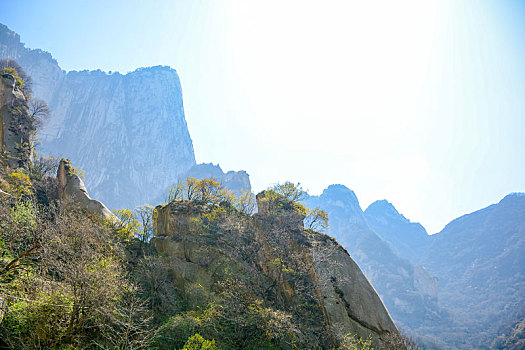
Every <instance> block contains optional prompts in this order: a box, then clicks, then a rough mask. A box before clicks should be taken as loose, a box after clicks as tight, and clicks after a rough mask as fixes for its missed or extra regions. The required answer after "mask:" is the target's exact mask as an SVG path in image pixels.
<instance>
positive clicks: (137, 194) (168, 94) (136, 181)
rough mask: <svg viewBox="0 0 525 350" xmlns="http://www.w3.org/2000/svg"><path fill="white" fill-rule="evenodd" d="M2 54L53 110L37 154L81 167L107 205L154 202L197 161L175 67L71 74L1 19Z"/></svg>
mask: <svg viewBox="0 0 525 350" xmlns="http://www.w3.org/2000/svg"><path fill="white" fill-rule="evenodd" d="M0 58H10V59H14V60H16V61H17V62H18V63H19V64H20V65H21V66H22V67H23V68H24V70H25V71H26V73H27V74H28V75H30V76H31V77H32V79H33V82H34V83H33V92H34V95H35V96H36V97H38V98H40V99H43V100H44V101H46V102H47V103H48V105H49V107H50V109H51V119H50V121H49V123H48V124H47V125H45V127H44V128H43V129H42V130H41V131H40V132H39V135H38V137H39V138H40V140H41V141H42V145H41V147H40V149H39V153H41V154H47V155H55V156H58V157H64V158H68V159H71V161H72V162H73V163H74V164H75V165H77V166H79V167H81V168H82V169H84V170H85V171H86V185H87V186H88V187H89V188H90V191H91V193H92V195H93V196H94V197H96V198H100V199H101V200H102V201H103V202H104V203H106V204H107V205H108V206H109V207H110V208H115V209H117V208H123V207H126V208H134V207H135V206H137V205H142V204H145V203H149V202H152V201H154V200H155V199H156V198H158V197H159V196H161V195H162V194H163V192H164V191H165V190H166V189H167V188H168V187H169V185H170V184H172V183H174V182H176V181H177V178H178V176H179V175H180V174H182V173H184V172H185V171H187V170H188V169H189V168H191V167H192V166H193V165H194V164H195V156H194V152H193V144H192V141H191V138H190V135H189V132H188V128H187V125H186V120H185V115H184V107H183V102H182V89H181V85H180V81H179V77H178V75H177V72H176V71H175V70H174V69H172V68H169V67H161V66H157V67H149V68H140V69H137V70H136V71H134V72H131V73H128V74H125V75H122V74H119V73H114V74H107V73H104V72H101V71H90V72H89V71H81V72H77V71H71V72H67V73H66V72H65V71H63V70H62V69H61V68H60V66H59V65H58V63H57V61H56V60H54V59H53V58H52V56H51V55H50V54H49V53H47V52H44V51H42V50H31V49H27V48H25V47H24V45H23V44H22V43H20V37H19V36H18V34H16V33H14V32H12V31H11V30H9V29H8V28H7V27H6V26H4V25H0Z"/></svg>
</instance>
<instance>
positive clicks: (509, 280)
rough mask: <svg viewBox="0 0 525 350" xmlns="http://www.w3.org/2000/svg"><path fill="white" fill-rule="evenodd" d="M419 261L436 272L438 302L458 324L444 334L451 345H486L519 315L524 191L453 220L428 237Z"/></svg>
mask: <svg viewBox="0 0 525 350" xmlns="http://www.w3.org/2000/svg"><path fill="white" fill-rule="evenodd" d="M444 262H446V263H444ZM421 263H422V264H424V265H425V266H426V267H427V268H428V269H429V270H430V271H432V273H434V274H436V276H438V278H439V280H440V284H441V290H440V303H441V304H442V305H443V306H444V307H446V308H447V309H448V310H451V313H453V315H454V317H455V318H456V319H457V320H458V321H459V323H460V324H461V325H462V328H461V329H456V330H451V332H450V334H447V336H448V337H449V338H450V339H453V340H454V341H455V344H456V346H462V347H465V348H467V347H469V346H474V347H475V348H484V347H487V348H488V347H490V344H491V343H492V341H494V338H495V337H497V336H498V335H500V334H501V333H503V332H504V331H505V330H506V328H507V327H509V326H511V325H513V324H515V323H516V322H518V321H520V320H522V319H523V318H524V317H525V302H524V301H525V194H523V193H521V194H520V193H516V194H510V195H508V196H506V197H505V198H503V199H502V200H501V201H500V202H499V203H497V204H494V205H491V206H489V207H487V208H484V209H481V210H478V211H476V212H474V213H471V214H468V215H464V216H462V217H460V218H458V219H455V220H453V221H452V222H451V223H449V224H448V225H447V226H446V227H445V228H444V229H443V230H442V231H441V232H439V233H437V234H435V235H433V236H432V244H431V246H430V247H429V249H428V250H427V252H426V254H425V255H424V256H423V257H422V259H421ZM465 334H469V336H467V337H465ZM470 334H472V336H470Z"/></svg>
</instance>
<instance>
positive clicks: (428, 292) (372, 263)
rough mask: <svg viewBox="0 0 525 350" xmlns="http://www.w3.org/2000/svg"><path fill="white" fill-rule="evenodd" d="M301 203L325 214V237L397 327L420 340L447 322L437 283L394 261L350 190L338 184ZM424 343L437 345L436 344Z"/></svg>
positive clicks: (421, 271)
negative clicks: (339, 246)
mask: <svg viewBox="0 0 525 350" xmlns="http://www.w3.org/2000/svg"><path fill="white" fill-rule="evenodd" d="M304 203H305V204H306V205H307V206H308V207H310V208H316V207H320V208H321V209H323V210H325V211H326V212H327V213H328V217H329V219H330V226H329V228H328V231H327V233H328V234H329V235H331V236H332V237H334V238H336V239H337V241H339V242H340V243H341V244H342V245H343V247H345V249H347V250H348V252H349V253H350V255H351V256H352V257H353V258H354V259H355V261H356V262H357V264H358V265H359V266H360V267H361V269H362V270H363V272H364V274H365V275H366V276H367V277H368V278H369V279H370V281H371V282H372V284H373V285H374V287H375V288H376V290H377V292H378V293H379V295H380V296H381V299H382V300H383V302H384V303H385V305H386V307H387V308H388V310H389V311H390V314H391V315H392V318H393V319H394V320H395V322H396V324H397V325H398V327H400V328H401V329H402V330H403V331H407V332H409V333H410V334H412V335H419V336H421V335H423V334H426V333H427V330H428V329H429V328H431V327H434V326H436V325H438V326H445V325H447V324H451V323H452V321H451V319H450V316H449V315H448V313H447V312H446V311H444V310H443V309H442V308H440V307H439V305H438V298H437V297H438V281H437V279H436V278H435V277H433V276H432V275H431V274H429V273H428V272H427V271H426V269H425V268H423V267H422V266H418V265H414V264H412V263H411V262H410V261H408V260H407V259H404V258H402V257H400V256H398V255H397V254H396V253H395V252H394V251H393V250H392V248H391V247H390V245H389V244H388V243H387V242H386V241H384V240H383V239H381V237H380V236H379V235H378V234H377V233H376V232H374V231H373V229H372V228H371V225H369V223H368V222H367V220H366V216H365V214H364V213H363V211H362V209H361V206H360V205H359V201H358V199H357V197H356V195H355V193H354V192H353V191H351V190H350V189H348V188H347V187H345V186H343V185H330V186H328V188H327V189H325V190H324V191H323V193H322V194H321V195H320V196H310V197H309V198H308V199H306V200H305V201H304ZM428 341H431V342H437V343H439V340H437V339H431V340H428Z"/></svg>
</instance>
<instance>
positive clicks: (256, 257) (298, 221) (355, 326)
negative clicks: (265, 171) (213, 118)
mask: <svg viewBox="0 0 525 350" xmlns="http://www.w3.org/2000/svg"><path fill="white" fill-rule="evenodd" d="M264 200H265V195H264V193H262V194H259V195H258V196H257V201H258V207H259V210H260V212H259V213H258V214H254V215H253V216H248V215H245V214H240V213H239V212H237V211H235V210H234V209H232V208H230V207H228V206H227V205H224V206H222V205H221V206H213V205H206V204H202V203H198V202H191V201H172V202H170V203H168V204H166V205H163V206H158V207H157V208H156V210H155V218H154V231H155V236H156V238H154V239H152V244H153V245H154V246H155V247H156V249H157V251H158V252H159V254H160V255H161V256H163V257H164V258H165V259H166V260H167V261H169V262H170V266H171V267H170V270H171V272H170V274H171V275H172V276H174V284H175V286H177V288H178V289H179V290H181V289H182V288H185V287H184V286H186V288H187V286H189V285H191V284H195V283H197V284H198V285H200V286H203V288H204V289H206V290H213V286H214V285H215V284H216V283H218V282H220V280H221V279H222V278H226V277H227V276H228V274H233V275H235V276H236V277H237V278H239V279H241V280H242V281H243V282H244V283H246V284H247V285H249V286H251V290H250V293H252V294H254V295H255V296H256V297H257V298H260V300H262V301H263V303H264V305H266V306H271V307H273V308H275V309H278V310H281V311H283V312H286V313H289V314H290V315H291V317H292V321H293V322H294V324H296V325H297V327H298V333H297V339H303V340H304V341H305V343H304V344H310V345H309V347H310V348H317V347H323V348H326V347H328V344H333V343H334V342H336V343H337V341H338V340H339V341H340V340H341V339H343V337H344V336H345V335H346V334H348V333H351V334H357V335H359V336H360V337H363V338H367V337H368V336H369V335H371V336H372V338H373V343H374V346H375V347H376V348H383V347H384V338H385V337H386V338H388V336H389V335H391V334H394V333H397V330H396V327H395V325H394V323H393V322H392V320H391V318H390V315H389V314H388V311H387V310H386V308H385V307H384V305H383V303H382V301H381V299H380V298H379V296H378V295H377V293H376V292H375V290H374V288H373V287H372V285H371V284H370V282H369V281H368V279H367V278H366V277H365V275H364V274H363V273H362V272H361V270H360V268H359V267H358V266H357V264H356V263H355V262H354V261H353V260H352V259H351V258H350V256H349V254H348V253H347V251H346V250H345V249H344V248H343V247H341V246H340V245H339V244H338V243H337V242H336V241H335V240H334V239H333V238H331V237H329V236H326V235H323V234H320V233H317V232H314V231H311V230H305V229H304V227H303V219H304V217H303V216H302V215H300V214H299V213H297V212H294V211H293V210H288V209H287V210H285V209H283V210H280V211H278V212H276V211H272V214H270V213H269V211H267V210H266V211H265V210H264V209H263V208H266V206H265V204H264V203H262V202H263V201H264ZM312 344H315V346H313V345H312Z"/></svg>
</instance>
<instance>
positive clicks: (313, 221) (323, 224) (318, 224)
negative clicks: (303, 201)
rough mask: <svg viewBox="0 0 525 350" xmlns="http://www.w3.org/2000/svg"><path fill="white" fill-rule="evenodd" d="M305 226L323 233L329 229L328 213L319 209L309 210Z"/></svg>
mask: <svg viewBox="0 0 525 350" xmlns="http://www.w3.org/2000/svg"><path fill="white" fill-rule="evenodd" d="M304 226H305V227H306V228H309V229H311V230H314V231H323V230H326V229H327V228H328V213H327V212H326V211H324V210H321V209H320V208H319V207H317V208H315V209H307V214H306V218H305V219H304Z"/></svg>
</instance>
